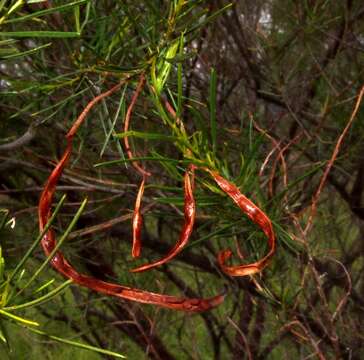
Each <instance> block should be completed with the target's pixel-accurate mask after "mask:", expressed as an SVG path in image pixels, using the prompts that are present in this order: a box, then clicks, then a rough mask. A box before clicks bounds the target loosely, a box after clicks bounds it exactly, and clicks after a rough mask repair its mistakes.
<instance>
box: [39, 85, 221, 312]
mask: <svg viewBox="0 0 364 360" xmlns="http://www.w3.org/2000/svg"><path fill="white" fill-rule="evenodd" d="M121 85H122V83H120V84H118V85H116V86H114V87H113V88H112V89H110V90H108V91H106V92H104V93H102V94H100V95H98V96H97V97H95V98H94V99H93V100H91V101H90V103H89V104H88V105H87V106H86V108H85V109H84V111H83V112H82V113H81V115H80V116H79V117H78V118H77V120H76V121H75V123H74V124H73V126H72V127H71V129H70V131H69V132H68V133H67V135H66V138H67V147H66V150H65V152H64V154H63V156H62V158H61V160H60V161H59V162H58V163H57V165H56V167H55V168H54V170H53V171H52V173H51V174H50V176H49V178H48V180H47V182H46V184H45V186H44V189H43V192H42V194H41V197H40V200H39V206H38V217H39V228H40V231H43V229H44V227H45V225H46V224H47V222H48V221H49V219H50V217H51V205H52V200H53V195H54V193H55V191H56V186H57V183H58V180H59V178H60V177H61V175H62V172H63V170H64V168H65V166H66V165H67V162H68V159H69V157H70V155H71V151H72V140H73V136H74V135H75V134H76V132H77V130H78V128H79V127H80V125H81V124H82V122H83V120H84V119H85V118H86V115H87V113H88V112H89V111H90V109H91V108H92V107H93V106H94V105H95V104H96V103H97V102H99V101H100V100H101V99H103V98H105V97H107V96H109V95H111V94H112V93H113V92H115V91H116V90H118V89H119V88H120V86H121ZM41 245H42V247H43V250H44V252H45V254H46V256H49V255H50V254H51V253H52V252H53V251H54V249H55V247H56V245H57V242H56V238H55V234H54V231H53V229H52V228H50V229H49V230H48V231H47V233H46V234H45V235H44V237H43V238H42V241H41ZM50 262H51V265H52V266H53V268H54V269H56V270H57V271H58V272H59V273H60V274H62V275H63V276H65V277H66V278H69V279H71V280H73V281H74V282H75V283H76V284H78V285H80V286H84V287H87V288H89V289H92V290H94V291H97V292H100V293H103V294H106V295H111V296H115V297H118V298H122V299H127V300H132V301H137V302H140V303H146V304H154V305H158V306H161V307H165V308H170V309H174V310H181V311H186V312H201V311H206V310H209V309H211V308H213V307H215V306H217V305H219V304H221V302H223V300H224V294H219V295H217V296H214V297H211V298H206V299H202V298H180V297H176V296H170V295H164V294H157V293H153V292H149V291H144V290H140V289H135V288H130V287H128V286H123V285H119V284H113V283H108V282H105V281H102V280H99V279H97V278H94V277H92V276H88V275H85V274H82V273H79V272H78V271H77V270H76V269H75V268H74V267H73V266H72V265H71V264H70V263H69V262H68V261H67V260H66V259H65V258H64V256H63V254H62V252H61V251H57V252H56V253H55V255H54V256H53V258H52V259H51V261H50Z"/></svg>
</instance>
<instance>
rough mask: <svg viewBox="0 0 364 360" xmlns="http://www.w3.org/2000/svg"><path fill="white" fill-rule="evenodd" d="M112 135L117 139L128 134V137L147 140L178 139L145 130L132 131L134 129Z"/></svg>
mask: <svg viewBox="0 0 364 360" xmlns="http://www.w3.org/2000/svg"><path fill="white" fill-rule="evenodd" d="M114 136H115V137H117V138H119V139H123V138H125V137H128V136H130V137H137V138H141V139H147V140H164V141H176V140H178V138H177V137H175V136H170V135H164V134H158V133H146V132H140V131H134V130H131V131H127V132H123V133H117V134H115V135H114Z"/></svg>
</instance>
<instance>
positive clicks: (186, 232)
mask: <svg viewBox="0 0 364 360" xmlns="http://www.w3.org/2000/svg"><path fill="white" fill-rule="evenodd" d="M194 170H195V166H194V165H191V166H190V167H189V169H188V170H187V171H186V173H185V176H184V193H185V195H184V196H185V200H184V203H185V205H184V217H185V221H184V225H183V228H182V231H181V235H180V237H179V240H178V241H177V243H176V245H175V246H174V247H173V248H172V249H171V250H170V251H169V252H168V254H167V255H166V256H165V257H163V258H162V259H160V260H157V261H155V262H152V263H150V264H146V265H142V266H139V267H137V268H135V269H132V270H130V271H131V272H141V271H146V270H149V269H151V268H153V267H156V266H160V265H162V264H165V263H167V262H168V261H170V260H172V259H173V258H174V257H175V256H176V255H177V254H179V253H180V252H181V251H182V249H183V247H184V246H185V245H186V244H187V243H188V240H189V238H190V236H191V234H192V230H193V225H194V223H195V217H196V203H195V199H194V197H193V188H194V177H195V171H194Z"/></svg>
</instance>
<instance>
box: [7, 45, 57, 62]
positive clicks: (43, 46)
mask: <svg viewBox="0 0 364 360" xmlns="http://www.w3.org/2000/svg"><path fill="white" fill-rule="evenodd" d="M51 45H52V43H51V42H50V43H47V44H44V45H41V46H37V47H36V48H33V49H30V50H27V51H22V52H16V53H15V54H10V55H2V56H0V59H3V60H7V59H16V58H19V57H23V56H28V55H32V54H34V53H36V52H38V51H39V50H42V49H45V48H47V47H49V46H51Z"/></svg>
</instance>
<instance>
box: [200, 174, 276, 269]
mask: <svg viewBox="0 0 364 360" xmlns="http://www.w3.org/2000/svg"><path fill="white" fill-rule="evenodd" d="M204 170H205V171H207V172H208V173H210V174H211V176H212V177H213V179H214V180H215V182H216V183H217V185H219V187H220V188H221V190H222V191H224V192H225V193H226V194H227V195H228V196H229V197H231V198H232V200H233V201H234V202H235V204H237V205H238V206H239V208H240V209H241V210H242V211H243V212H244V213H245V214H246V215H247V216H248V217H249V218H250V219H251V220H252V221H253V222H254V223H256V224H257V225H258V226H259V227H260V228H261V229H262V230H263V232H264V234H265V235H266V236H267V238H268V245H269V247H270V249H269V252H268V254H267V255H265V256H264V257H263V258H262V259H260V260H259V261H257V262H254V263H252V264H247V265H239V266H227V265H225V263H226V261H227V260H228V259H229V258H230V257H231V255H232V252H231V251H230V250H223V251H221V252H220V253H219V254H218V257H217V260H218V263H219V265H220V267H221V269H222V270H223V271H224V272H225V273H226V274H228V275H230V276H246V275H252V274H255V273H257V272H260V271H262V270H263V269H264V268H265V267H266V266H267V264H268V262H269V260H270V259H271V257H272V256H273V255H274V253H275V249H276V241H275V235H274V231H273V226H272V222H271V221H270V219H269V218H268V216H267V215H266V214H265V213H264V212H263V211H262V210H261V209H259V207H258V206H256V205H255V204H254V203H253V202H252V201H250V200H249V199H248V198H247V197H246V196H244V195H243V194H242V193H241V192H240V190H239V189H238V188H237V187H236V186H235V185H234V184H232V183H231V182H229V181H228V180H226V179H225V178H223V177H222V176H221V175H220V174H219V173H217V172H216V171H212V170H210V169H207V168H204Z"/></svg>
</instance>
